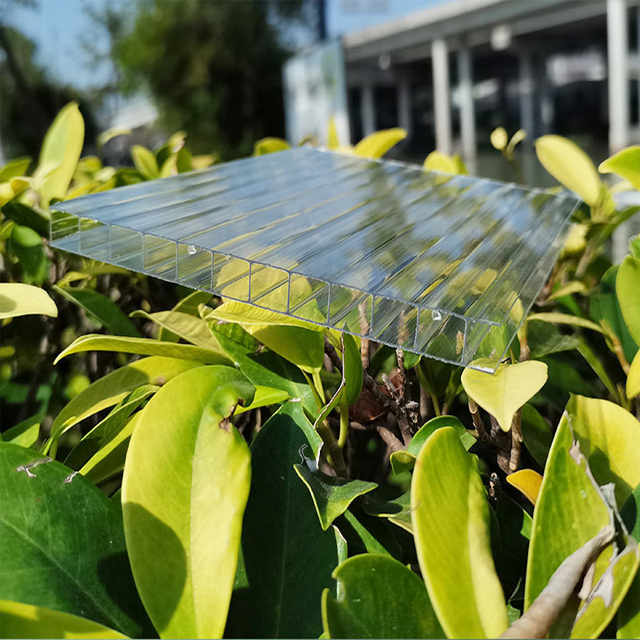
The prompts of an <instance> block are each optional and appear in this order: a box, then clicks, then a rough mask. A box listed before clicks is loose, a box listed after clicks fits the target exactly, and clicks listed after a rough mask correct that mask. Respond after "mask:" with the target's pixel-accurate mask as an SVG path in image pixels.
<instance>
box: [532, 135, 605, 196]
mask: <svg viewBox="0 0 640 640" xmlns="http://www.w3.org/2000/svg"><path fill="white" fill-rule="evenodd" d="M535 147H536V154H537V155H538V160H540V163H541V164H542V166H543V167H544V168H545V169H546V170H547V171H548V172H549V173H550V174H551V175H552V176H553V177H554V178H555V179H556V180H557V181H558V182H559V183H560V184H562V185H564V186H565V187H566V188H567V189H569V190H570V191H573V192H575V193H577V194H578V195H579V196H580V197H581V198H582V199H583V200H584V201H585V202H586V203H587V204H588V205H589V206H593V205H595V204H596V203H597V202H598V200H599V198H600V189H601V187H602V182H601V181H600V177H599V176H598V172H597V171H596V168H595V167H594V166H593V162H591V160H590V159H589V156H588V155H587V154H586V153H585V152H584V151H583V150H582V149H581V148H580V147H579V146H578V145H577V144H575V142H571V140H567V138H563V137H562V136H556V135H548V136H542V137H541V138H538V139H537V140H536V141H535Z"/></svg>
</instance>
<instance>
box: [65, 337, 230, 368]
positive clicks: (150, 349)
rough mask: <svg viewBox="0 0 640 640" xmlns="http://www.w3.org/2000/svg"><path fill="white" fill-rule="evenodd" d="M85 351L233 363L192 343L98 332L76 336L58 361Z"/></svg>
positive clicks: (220, 354) (212, 362)
mask: <svg viewBox="0 0 640 640" xmlns="http://www.w3.org/2000/svg"><path fill="white" fill-rule="evenodd" d="M84 351H116V352H118V353H135V354H137V355H141V356H163V357H166V358H181V359H183V360H194V361H196V362H202V363H205V364H230V361H229V358H228V357H227V356H226V355H224V354H223V353H219V352H216V351H212V350H211V349H203V348H202V347H195V346H193V345H190V344H176V343H175V342H160V340H152V339H150V338H130V337H120V336H105V335H102V334H95V333H90V334H89V335H86V336H80V337H79V338H76V339H75V340H74V341H73V342H72V343H71V344H70V345H69V346H68V347H67V348H66V349H65V350H64V351H62V353H60V354H59V355H58V357H57V358H56V359H55V361H54V364H56V363H58V362H60V360H62V358H66V357H67V356H70V355H72V354H74V353H83V352H84Z"/></svg>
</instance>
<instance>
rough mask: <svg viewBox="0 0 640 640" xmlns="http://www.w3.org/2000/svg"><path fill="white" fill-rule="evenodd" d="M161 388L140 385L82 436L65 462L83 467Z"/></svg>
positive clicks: (74, 467) (76, 467) (71, 465)
mask: <svg viewBox="0 0 640 640" xmlns="http://www.w3.org/2000/svg"><path fill="white" fill-rule="evenodd" d="M159 388H160V387H157V386H155V385H151V384H146V385H142V386H140V387H138V388H137V389H136V390H135V391H133V392H132V393H131V395H129V396H128V397H127V398H125V399H124V400H123V401H122V402H121V403H120V404H118V406H116V407H114V409H113V410H112V411H111V412H110V413H109V415H108V416H107V417H106V418H104V419H103V420H101V421H100V422H99V423H98V424H97V425H96V426H95V427H93V429H91V431H89V433H87V434H86V435H84V436H83V437H82V439H81V440H80V442H79V443H78V444H77V445H76V446H75V447H74V448H73V449H72V450H71V452H70V453H69V455H68V456H67V457H66V458H65V460H64V463H65V464H66V465H67V466H68V467H70V468H71V469H81V468H82V467H83V466H84V465H85V464H86V462H87V461H88V460H90V459H91V458H92V457H93V456H94V455H95V454H96V453H97V452H98V451H99V450H100V449H102V447H104V446H105V445H106V444H108V443H109V442H110V441H111V440H113V439H114V438H115V437H116V436H117V435H118V433H119V432H120V431H121V430H122V428H123V427H124V425H125V423H126V422H127V420H128V419H129V417H130V416H131V414H132V413H133V412H134V411H135V410H136V409H137V408H138V407H140V405H141V404H142V403H143V402H144V401H145V400H148V399H149V398H150V397H151V396H152V395H153V394H154V393H155V392H156V391H157V390H158V389H159Z"/></svg>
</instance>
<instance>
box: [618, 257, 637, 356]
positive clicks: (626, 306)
mask: <svg viewBox="0 0 640 640" xmlns="http://www.w3.org/2000/svg"><path fill="white" fill-rule="evenodd" d="M616 295H617V296H618V302H619V303H620V309H621V311H622V317H623V318H624V322H625V324H626V325H627V329H629V333H630V334H631V337H632V338H633V339H634V341H635V343H636V344H637V345H640V260H638V258H634V257H633V256H626V258H625V259H624V260H623V261H622V263H621V264H620V268H619V269H618V276H617V277H616Z"/></svg>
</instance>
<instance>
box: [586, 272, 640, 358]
mask: <svg viewBox="0 0 640 640" xmlns="http://www.w3.org/2000/svg"><path fill="white" fill-rule="evenodd" d="M618 271H619V266H618V265H613V266H612V267H610V268H609V269H607V271H606V273H605V274H604V275H603V276H602V279H601V280H600V284H599V285H598V287H597V289H596V291H595V293H594V294H593V295H592V296H591V298H590V302H591V304H590V308H589V315H590V316H591V318H592V319H593V320H594V321H595V322H597V323H599V324H603V323H606V326H607V327H608V328H609V330H610V331H612V332H613V334H614V335H615V336H616V337H617V338H618V340H620V344H621V345H622V351H623V352H624V355H625V358H626V359H627V360H628V361H629V362H631V361H632V360H633V358H634V356H635V354H636V353H637V351H638V345H637V344H636V343H635V341H634V339H633V338H632V337H631V334H630V333H629V329H627V325H626V323H625V321H624V318H623V316H622V309H621V308H620V303H619V301H618V296H617V294H616V281H617V279H618Z"/></svg>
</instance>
